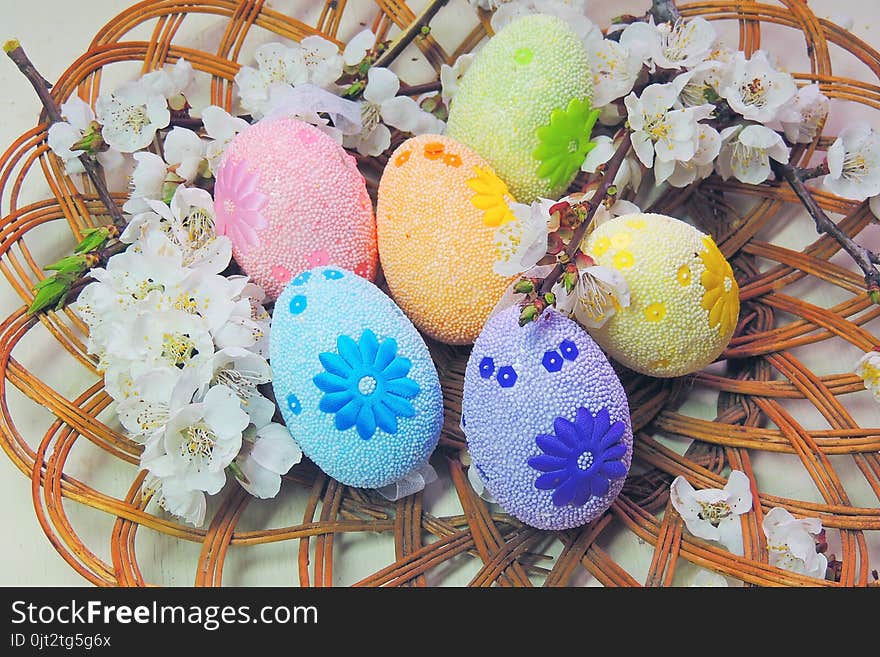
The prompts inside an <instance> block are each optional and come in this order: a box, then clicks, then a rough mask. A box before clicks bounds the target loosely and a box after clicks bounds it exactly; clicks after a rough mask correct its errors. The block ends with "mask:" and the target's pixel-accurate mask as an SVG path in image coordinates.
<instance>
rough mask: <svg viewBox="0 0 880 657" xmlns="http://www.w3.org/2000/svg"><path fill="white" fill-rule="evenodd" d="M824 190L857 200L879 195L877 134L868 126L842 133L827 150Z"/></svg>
mask: <svg viewBox="0 0 880 657" xmlns="http://www.w3.org/2000/svg"><path fill="white" fill-rule="evenodd" d="M828 169H829V170H830V171H831V173H829V174H828V175H827V176H825V187H827V188H828V189H829V190H830V191H831V192H832V193H834V194H837V195H838V196H842V197H844V198H849V199H853V200H856V201H864V200H865V199H866V198H869V197H871V196H877V195H878V194H880V134H878V133H877V131H876V130H874V128H872V127H871V126H870V125H869V124H867V123H862V122H859V123H855V124H853V125H849V126H847V127H846V128H844V129H843V130H841V132H840V135H839V136H838V137H837V140H836V141H835V142H834V144H833V145H832V146H831V148H829V149H828Z"/></svg>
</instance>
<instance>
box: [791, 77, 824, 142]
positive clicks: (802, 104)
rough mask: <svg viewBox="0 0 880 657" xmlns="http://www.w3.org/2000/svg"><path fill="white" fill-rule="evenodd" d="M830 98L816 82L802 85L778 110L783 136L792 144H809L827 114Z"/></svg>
mask: <svg viewBox="0 0 880 657" xmlns="http://www.w3.org/2000/svg"><path fill="white" fill-rule="evenodd" d="M829 105H830V100H829V99H828V97H827V96H826V95H825V94H823V93H822V91H821V90H820V89H819V85H818V84H811V85H808V86H806V87H802V88H801V89H800V90H799V91H798V92H797V95H796V96H795V97H794V98H793V99H792V100H791V101H790V102H789V104H788V105H786V106H785V107H783V108H782V110H780V112H779V121H780V122H781V123H782V128H783V130H784V131H785V138H786V139H788V141H790V142H792V143H793V144H809V143H810V142H812V141H813V140H814V139H815V138H816V134H817V133H818V132H819V124H820V123H821V122H822V121H824V120H825V117H826V116H828V109H829Z"/></svg>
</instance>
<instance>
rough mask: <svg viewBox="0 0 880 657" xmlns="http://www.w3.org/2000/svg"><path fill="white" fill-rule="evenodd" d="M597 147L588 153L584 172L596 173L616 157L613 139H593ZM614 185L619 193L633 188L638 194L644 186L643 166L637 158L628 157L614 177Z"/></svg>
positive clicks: (600, 136)
mask: <svg viewBox="0 0 880 657" xmlns="http://www.w3.org/2000/svg"><path fill="white" fill-rule="evenodd" d="M593 143H594V144H595V146H594V147H593V149H592V150H591V151H590V152H589V153H587V157H586V159H585V160H584V163H583V165H582V166H581V170H582V171H586V172H587V173H595V172H596V171H597V170H598V169H599V167H600V166H602V165H603V164H605V163H607V162H608V160H610V159H611V158H612V157H613V155H614V149H615V145H614V142H613V141H612V139H611V137H606V136H605V135H599V136H598V137H595V138H593ZM614 185H615V187H617V189H618V191H623V190H624V189H626V188H628V187H629V188H632V189H633V190H634V191H636V192H638V190H639V187H641V185H642V165H641V164H640V163H639V160H638V159H637V158H636V157H632V156H631V155H627V156H626V157H625V158H624V160H623V164H621V166H620V170H619V171H618V172H617V175H615V176H614Z"/></svg>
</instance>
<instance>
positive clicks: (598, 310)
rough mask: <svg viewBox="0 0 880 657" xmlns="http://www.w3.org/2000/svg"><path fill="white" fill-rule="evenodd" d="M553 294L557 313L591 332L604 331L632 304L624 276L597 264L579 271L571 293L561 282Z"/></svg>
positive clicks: (555, 286) (555, 287) (556, 285)
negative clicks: (573, 320) (606, 325)
mask: <svg viewBox="0 0 880 657" xmlns="http://www.w3.org/2000/svg"><path fill="white" fill-rule="evenodd" d="M553 292H554V294H556V308H557V310H559V311H560V312H562V313H565V314H566V315H569V316H572V317H574V318H575V319H576V320H577V322H578V323H579V324H581V326H584V327H587V328H601V327H602V326H604V325H605V323H606V322H607V321H608V320H609V319H611V318H612V317H613V316H614V315H615V314H616V313H617V311H619V310H621V309H622V308H626V307H628V306H629V304H630V295H629V285H628V284H627V282H626V279H624V277H623V275H622V274H621V273H620V272H619V271H617V270H616V269H610V268H608V267H602V266H601V265H596V264H591V265H589V266H587V267H583V268H581V267H579V268H578V279H577V283H576V284H575V287H574V289H573V290H572V291H571V292H567V291H566V289H565V287H564V286H563V285H562V283H561V282H557V283H556V284H555V285H554V286H553Z"/></svg>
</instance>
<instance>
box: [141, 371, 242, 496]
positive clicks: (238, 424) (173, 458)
mask: <svg viewBox="0 0 880 657" xmlns="http://www.w3.org/2000/svg"><path fill="white" fill-rule="evenodd" d="M248 423H249V418H248V414H247V413H245V412H244V411H243V410H242V409H241V404H239V402H238V398H237V397H236V396H235V393H233V392H232V391H231V390H230V389H229V388H227V387H225V386H214V387H213V388H211V389H210V390H209V391H208V393H207V394H206V395H205V399H204V401H202V402H197V403H194V404H188V405H186V406H184V407H183V408H181V409H180V410H179V411H177V412H176V413H175V414H174V415H173V416H172V417H171V419H170V420H169V421H168V423H167V424H166V425H165V428H164V430H163V431H162V432H161V433H157V434H156V435H155V436H154V438H153V439H151V441H150V444H149V447H148V449H145V450H144V455H143V457H142V459H141V466H142V467H143V468H144V469H146V470H148V471H149V472H150V473H151V474H152V475H153V476H155V477H159V478H161V479H162V480H163V488H164V486H165V483H166V482H167V481H169V480H177V481H178V482H179V483H180V484H181V485H182V487H183V488H185V489H188V490H200V491H204V492H206V493H208V494H209V495H214V494H216V493H218V492H220V489H221V488H223V485H224V484H225V483H226V472H225V469H226V467H227V466H228V465H229V464H230V463H232V461H233V459H235V457H236V456H237V455H238V453H239V451H240V450H241V441H242V432H243V431H244V430H245V428H246V427H247V426H248Z"/></svg>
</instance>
